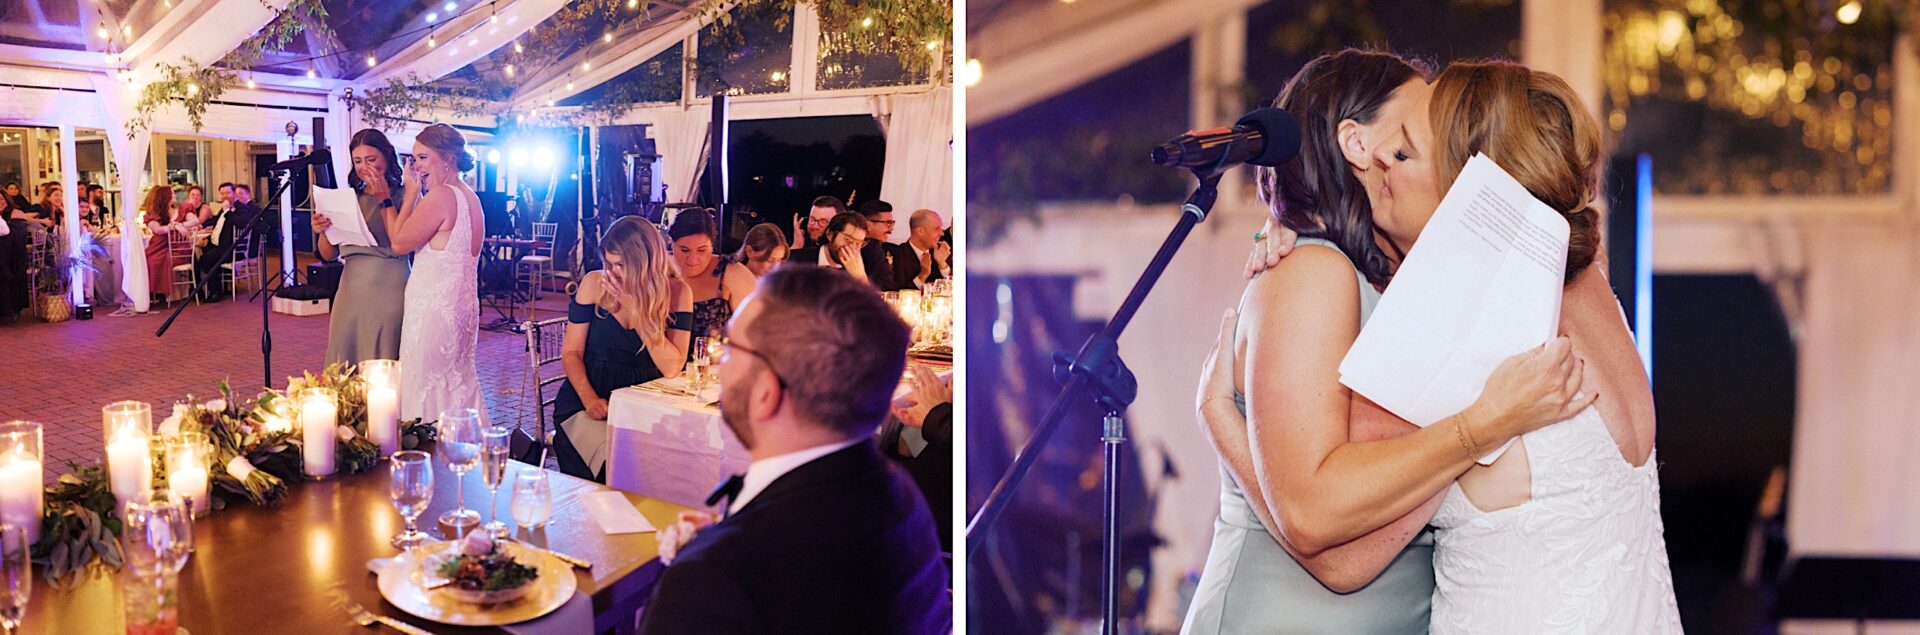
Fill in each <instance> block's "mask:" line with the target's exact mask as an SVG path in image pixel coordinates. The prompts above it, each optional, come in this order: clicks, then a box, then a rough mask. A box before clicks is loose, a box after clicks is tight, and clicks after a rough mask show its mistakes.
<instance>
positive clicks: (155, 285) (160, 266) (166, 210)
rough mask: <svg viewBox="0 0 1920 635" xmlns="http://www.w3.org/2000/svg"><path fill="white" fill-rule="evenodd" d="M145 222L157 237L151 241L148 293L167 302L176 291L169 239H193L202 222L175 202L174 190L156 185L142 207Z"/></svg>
mask: <svg viewBox="0 0 1920 635" xmlns="http://www.w3.org/2000/svg"><path fill="white" fill-rule="evenodd" d="M140 213H141V218H140V220H141V222H144V223H146V225H147V230H148V231H150V232H152V233H153V237H152V238H148V239H147V292H148V293H149V294H150V295H154V296H159V297H161V298H165V297H166V296H167V294H168V292H169V291H170V290H171V289H172V288H173V268H174V266H176V265H178V264H184V263H176V262H174V261H173V254H172V252H170V251H168V250H167V235H168V234H178V235H180V236H181V237H186V236H190V235H191V232H192V231H193V230H194V229H196V228H198V227H199V226H200V219H198V218H195V217H193V216H192V215H191V214H188V213H186V212H185V211H183V210H182V209H181V208H180V204H178V203H175V202H173V187H172V186H167V185H155V186H153V187H152V188H149V189H148V190H147V198H146V200H145V201H144V202H142V203H141V204H140Z"/></svg>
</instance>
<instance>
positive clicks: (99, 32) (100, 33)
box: [93, 22, 107, 40]
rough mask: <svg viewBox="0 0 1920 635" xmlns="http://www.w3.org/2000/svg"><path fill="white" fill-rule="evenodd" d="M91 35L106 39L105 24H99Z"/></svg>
mask: <svg viewBox="0 0 1920 635" xmlns="http://www.w3.org/2000/svg"><path fill="white" fill-rule="evenodd" d="M93 34H94V35H98V36H100V39H102V40H104V39H107V23H105V22H101V23H100V26H99V27H98V28H95V29H94V30H93Z"/></svg>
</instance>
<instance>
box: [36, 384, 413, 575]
mask: <svg viewBox="0 0 1920 635" xmlns="http://www.w3.org/2000/svg"><path fill="white" fill-rule="evenodd" d="M315 387H319V388H329V389H332V390H333V391H334V395H335V406H336V407H337V408H338V411H337V412H338V415H337V416H338V421H339V435H338V437H337V438H338V442H337V443H336V444H335V446H334V452H335V455H334V456H335V466H336V470H337V473H340V474H359V473H363V472H366V471H368V470H371V469H373V467H374V466H375V465H378V464H379V461H380V456H379V454H380V450H379V448H378V447H377V446H375V445H374V444H373V443H372V442H371V441H370V440H368V438H367V410H366V405H367V399H366V392H367V383H366V380H365V379H363V378H361V377H360V376H358V375H357V374H355V372H354V368H353V367H352V366H347V365H344V364H333V365H329V366H327V367H326V369H325V370H323V371H321V373H320V374H319V375H313V374H312V373H306V374H303V375H302V376H301V377H295V378H291V379H290V380H289V381H288V386H287V389H286V390H284V391H282V390H272V389H269V390H266V391H263V392H261V393H260V394H259V395H257V396H256V397H255V398H254V399H253V400H251V401H243V400H239V399H235V398H234V397H233V390H232V388H231V387H230V386H229V385H228V384H227V382H224V381H223V382H221V383H220V398H218V399H213V400H210V401H205V402H201V401H198V400H196V399H194V398H193V396H192V395H188V396H187V398H186V399H185V400H182V401H181V402H179V403H176V404H174V409H173V413H172V414H171V415H170V416H168V417H167V418H166V419H165V420H162V421H161V422H160V424H159V426H158V427H159V433H158V434H156V435H155V437H154V438H155V440H156V443H155V444H154V447H153V453H154V454H153V457H154V460H153V465H154V480H153V484H154V491H156V492H158V491H164V490H165V488H166V485H167V483H166V477H167V470H166V456H165V447H164V444H163V443H159V442H157V441H159V440H160V439H163V438H165V437H167V436H171V435H175V434H179V433H181V432H203V433H205V434H206V435H207V441H208V444H209V445H210V446H212V452H211V453H209V455H208V461H207V470H208V472H207V473H208V477H209V487H210V488H211V496H212V498H213V500H212V501H210V503H211V507H212V509H214V510H216V511H217V510H221V509H225V508H226V507H227V506H228V505H230V504H232V503H233V502H236V501H246V502H248V503H251V504H253V505H256V506H260V507H274V506H278V505H279V504H280V503H281V502H282V501H283V500H285V498H286V495H287V491H288V487H289V485H290V484H293V483H299V482H303V481H305V480H306V475H305V474H304V473H303V471H302V469H301V468H302V459H301V456H302V455H301V449H302V443H303V441H302V439H301V435H299V434H296V433H293V432H291V431H285V430H280V431H276V430H268V429H267V426H266V422H267V420H268V418H269V417H274V416H288V417H290V415H289V413H288V412H287V410H286V408H285V407H284V404H285V402H286V401H287V399H288V395H290V394H295V393H298V392H299V391H301V390H304V389H307V388H315ZM400 432H401V435H402V437H401V445H402V446H403V447H405V448H409V449H410V448H413V447H417V446H418V445H419V444H420V443H421V442H425V441H430V440H432V439H433V437H434V431H433V427H432V426H430V425H426V424H423V423H421V422H420V420H419V419H413V420H409V421H403V422H401V423H400ZM68 469H70V470H71V471H70V472H69V473H67V474H65V475H62V476H61V477H60V478H59V480H57V481H56V482H55V483H54V485H53V486H52V487H49V488H47V489H46V492H45V497H46V498H45V501H46V504H45V516H43V517H42V518H41V529H42V531H41V534H40V541H39V542H38V543H36V544H35V545H34V546H33V549H32V555H33V561H34V564H36V565H39V566H41V567H42V568H43V569H44V571H45V576H46V578H47V580H48V581H49V582H50V583H51V584H53V585H54V586H56V587H70V586H72V585H74V584H77V583H78V581H79V579H80V578H81V577H83V575H84V574H85V573H87V572H89V571H94V570H118V569H119V568H120V566H121V561H122V559H121V552H120V543H119V542H118V540H117V537H118V536H119V535H120V532H121V523H120V518H119V514H118V510H119V501H118V500H117V499H116V498H115V497H114V495H113V492H112V490H111V488H110V487H109V486H108V478H107V473H106V470H105V469H103V468H102V467H101V466H100V465H98V464H94V465H86V466H81V465H74V464H68Z"/></svg>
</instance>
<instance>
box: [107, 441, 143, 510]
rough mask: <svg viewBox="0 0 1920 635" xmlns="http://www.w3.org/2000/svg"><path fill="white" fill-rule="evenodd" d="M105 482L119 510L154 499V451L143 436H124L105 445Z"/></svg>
mask: <svg viewBox="0 0 1920 635" xmlns="http://www.w3.org/2000/svg"><path fill="white" fill-rule="evenodd" d="M107 480H108V483H109V485H110V487H111V488H112V490H113V497H114V498H116V499H119V500H120V505H121V507H125V506H126V505H127V503H131V502H135V501H138V502H143V503H144V502H146V501H147V500H149V499H151V498H152V497H153V452H152V450H150V449H148V446H147V437H146V436H134V435H127V436H123V437H121V438H119V439H117V440H114V441H110V442H108V443H107Z"/></svg>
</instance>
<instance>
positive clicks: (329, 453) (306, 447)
mask: <svg viewBox="0 0 1920 635" xmlns="http://www.w3.org/2000/svg"><path fill="white" fill-rule="evenodd" d="M338 414H339V407H338V406H336V405H335V404H334V402H333V391H332V390H328V389H326V388H309V389H306V390H302V391H300V439H301V441H302V443H303V447H302V450H301V451H302V455H301V457H302V458H303V459H304V461H303V463H304V464H305V471H306V474H307V476H313V477H321V476H332V475H333V444H334V442H335V441H336V440H337V439H338V438H339V434H340V433H339V431H338V430H335V429H334V428H335V427H337V426H338V425H339V424H338V423H337V418H338V417H337V416H336V415H338Z"/></svg>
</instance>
